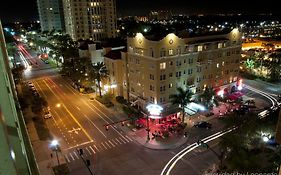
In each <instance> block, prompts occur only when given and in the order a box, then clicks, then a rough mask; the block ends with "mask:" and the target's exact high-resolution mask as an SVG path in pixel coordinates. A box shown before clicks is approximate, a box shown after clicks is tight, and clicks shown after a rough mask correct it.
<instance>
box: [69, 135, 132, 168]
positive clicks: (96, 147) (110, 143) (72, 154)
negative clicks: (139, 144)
mask: <svg viewBox="0 0 281 175" xmlns="http://www.w3.org/2000/svg"><path fill="white" fill-rule="evenodd" d="M132 141H133V139H131V138H130V137H129V136H127V135H124V136H120V137H116V138H113V139H108V140H106V141H103V142H100V143H99V144H93V143H91V144H88V145H86V146H83V147H81V148H82V149H83V156H84V157H87V156H91V155H94V154H97V153H98V152H103V151H107V150H110V149H113V148H116V147H118V146H119V145H123V144H127V143H129V142H132ZM77 149H80V148H78V147H77V148H73V149H71V150H69V151H67V153H66V154H64V157H65V160H66V161H67V162H68V163H69V162H72V161H75V160H79V159H80V155H79V153H78V151H77Z"/></svg>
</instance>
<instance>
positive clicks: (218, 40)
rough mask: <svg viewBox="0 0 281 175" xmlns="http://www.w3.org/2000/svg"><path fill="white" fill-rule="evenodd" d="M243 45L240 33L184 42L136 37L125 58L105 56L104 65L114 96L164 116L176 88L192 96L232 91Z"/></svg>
mask: <svg viewBox="0 0 281 175" xmlns="http://www.w3.org/2000/svg"><path fill="white" fill-rule="evenodd" d="M241 44H242V40H241V32H239V31H238V29H233V30H232V31H231V32H230V33H224V34H216V35H208V36H197V37H183V38H181V37H178V36H176V35H175V34H173V33H170V34H168V35H167V36H165V37H164V38H157V39H155V38H151V39H147V38H146V37H144V36H143V35H142V34H141V33H137V34H136V36H135V37H130V38H128V39H127V48H128V50H127V52H125V51H123V52H122V53H120V54H118V56H116V55H117V54H116V53H112V54H107V55H106V56H105V64H106V66H107V68H108V70H109V72H110V79H114V80H116V85H117V87H116V89H118V95H121V96H124V97H125V98H126V99H129V100H130V101H132V102H135V101H139V103H138V105H140V106H141V107H144V105H146V104H147V103H154V104H159V105H161V106H162V107H164V109H165V110H168V109H169V106H170V105H171V104H170V100H169V96H170V95H171V94H174V93H176V92H177V91H176V89H177V87H184V88H190V89H191V90H192V92H194V93H195V94H200V93H202V92H203V90H204V89H205V88H206V87H207V86H208V87H213V88H214V89H216V90H220V89H221V90H224V91H229V92H230V91H231V90H233V89H236V88H237V80H238V79H239V78H238V73H239V72H238V71H239V61H240V57H241V53H240V52H241ZM113 54H114V56H112V55H113ZM120 56H121V59H120ZM120 62H122V66H120V64H121V63H120ZM116 66H119V67H118V68H117V67H116ZM120 77H122V78H120ZM112 83H115V82H111V84H112ZM119 86H122V87H119ZM120 89H123V92H122V91H121V90H120ZM119 92H120V93H119Z"/></svg>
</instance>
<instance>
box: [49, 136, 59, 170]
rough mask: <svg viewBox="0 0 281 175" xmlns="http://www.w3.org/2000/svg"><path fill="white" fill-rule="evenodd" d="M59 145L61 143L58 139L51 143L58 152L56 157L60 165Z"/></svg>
mask: <svg viewBox="0 0 281 175" xmlns="http://www.w3.org/2000/svg"><path fill="white" fill-rule="evenodd" d="M58 145H59V142H58V141H57V140H53V141H52V143H51V146H52V147H53V148H54V150H55V152H56V157H57V160H58V165H60V160H59V156H58Z"/></svg>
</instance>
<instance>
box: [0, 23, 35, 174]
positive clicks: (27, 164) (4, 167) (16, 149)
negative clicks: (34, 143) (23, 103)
mask: <svg viewBox="0 0 281 175" xmlns="http://www.w3.org/2000/svg"><path fill="white" fill-rule="evenodd" d="M0 155H1V156H0V165H1V166H0V174H3V175H29V174H32V175H39V172H38V168H37V165H36V162H35V158H34V155H33V151H32V147H31V144H30V142H29V139H28V135H27V131H26V128H25V123H24V119H23V116H22V114H21V111H20V107H19V104H18V102H17V96H16V91H15V85H14V82H13V78H12V75H11V70H10V68H9V61H8V55H7V50H6V44H5V40H4V34H3V30H2V25H1V22H0Z"/></svg>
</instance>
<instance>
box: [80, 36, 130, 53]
mask: <svg viewBox="0 0 281 175" xmlns="http://www.w3.org/2000/svg"><path fill="white" fill-rule="evenodd" d="M78 43H79V47H78V48H79V49H80V50H88V49H89V44H96V50H100V49H102V48H114V47H120V46H126V45H127V44H126V41H125V40H122V39H121V38H109V39H106V40H103V41H92V40H79V41H78Z"/></svg>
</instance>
